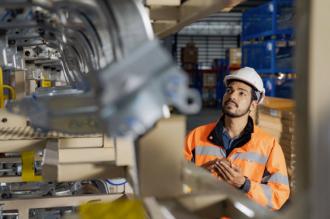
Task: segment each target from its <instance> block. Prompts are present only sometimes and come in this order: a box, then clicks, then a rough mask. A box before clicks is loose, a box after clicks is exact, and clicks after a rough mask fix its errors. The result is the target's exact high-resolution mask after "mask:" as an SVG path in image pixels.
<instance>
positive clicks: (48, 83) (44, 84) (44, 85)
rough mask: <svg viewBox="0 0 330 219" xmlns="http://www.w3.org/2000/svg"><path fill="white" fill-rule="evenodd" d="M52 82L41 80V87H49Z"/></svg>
mask: <svg viewBox="0 0 330 219" xmlns="http://www.w3.org/2000/svg"><path fill="white" fill-rule="evenodd" d="M51 86H52V82H51V81H50V80H42V81H41V87H51Z"/></svg>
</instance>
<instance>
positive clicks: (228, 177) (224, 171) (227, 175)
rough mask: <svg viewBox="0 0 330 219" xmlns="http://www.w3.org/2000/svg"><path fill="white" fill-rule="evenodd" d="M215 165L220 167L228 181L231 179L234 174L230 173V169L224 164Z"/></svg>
mask: <svg viewBox="0 0 330 219" xmlns="http://www.w3.org/2000/svg"><path fill="white" fill-rule="evenodd" d="M215 167H218V168H219V170H220V171H221V173H222V174H223V175H224V176H225V177H226V179H228V181H231V180H232V178H233V176H232V175H231V174H230V173H229V171H228V170H227V169H226V168H225V167H224V165H215Z"/></svg>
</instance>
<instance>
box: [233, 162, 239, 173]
mask: <svg viewBox="0 0 330 219" xmlns="http://www.w3.org/2000/svg"><path fill="white" fill-rule="evenodd" d="M231 168H232V169H234V170H235V171H236V172H241V169H240V168H239V167H238V166H237V165H236V164H233V163H232V164H231Z"/></svg>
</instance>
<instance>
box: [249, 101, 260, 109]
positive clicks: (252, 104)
mask: <svg viewBox="0 0 330 219" xmlns="http://www.w3.org/2000/svg"><path fill="white" fill-rule="evenodd" d="M257 107H258V101H257V100H252V102H251V105H250V112H254V111H256V109H257Z"/></svg>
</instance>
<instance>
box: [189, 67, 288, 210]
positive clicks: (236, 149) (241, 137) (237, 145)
mask: <svg viewBox="0 0 330 219" xmlns="http://www.w3.org/2000/svg"><path fill="white" fill-rule="evenodd" d="M224 84H225V85H226V87H227V89H226V92H225V94H224V96H223V101H222V111H223V115H222V117H221V118H220V119H219V120H218V121H217V122H214V123H210V124H207V125H203V126H200V127H197V128H196V129H194V130H193V131H191V132H190V133H189V135H188V136H187V138H186V145H185V158H186V159H187V160H189V161H192V162H194V163H195V164H196V165H197V166H201V167H203V168H205V169H207V170H208V171H210V172H211V173H212V174H213V175H215V176H216V177H218V178H219V179H221V180H225V181H226V182H228V183H229V184H231V185H233V186H234V187H236V188H237V189H240V190H242V191H243V192H245V193H246V194H247V196H248V197H249V198H250V199H252V200H254V201H256V202H257V203H259V204H260V205H262V206H267V207H269V208H271V209H273V210H278V209H280V208H281V206H282V205H283V204H284V203H285V202H286V200H287V199H288V197H289V194H290V188H289V181H288V175H287V168H286V164H285V159H284V155H283V151H282V149H281V146H280V145H279V144H278V143H277V142H276V140H275V138H274V137H272V136H271V135H269V134H267V133H265V132H264V131H263V130H261V129H260V128H258V127H257V126H255V125H254V123H253V120H252V118H251V117H250V116H249V112H250V111H252V110H255V109H256V107H257V105H258V104H259V103H261V102H262V100H263V98H264V96H265V89H264V86H263V82H262V79H261V78H260V76H259V75H258V73H257V72H256V71H255V70H254V69H253V68H249V67H245V68H242V69H240V70H238V71H236V72H234V73H233V74H231V75H227V76H226V77H225V79H224Z"/></svg>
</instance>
